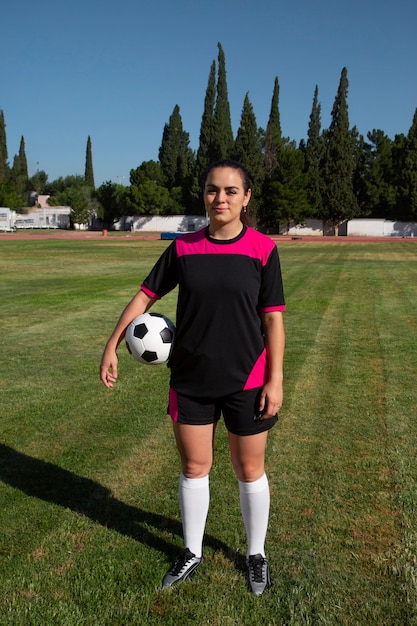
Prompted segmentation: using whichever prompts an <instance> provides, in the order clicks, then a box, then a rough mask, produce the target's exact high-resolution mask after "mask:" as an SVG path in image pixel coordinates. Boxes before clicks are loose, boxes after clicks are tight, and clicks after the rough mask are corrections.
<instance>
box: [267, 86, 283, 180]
mask: <svg viewBox="0 0 417 626" xmlns="http://www.w3.org/2000/svg"><path fill="white" fill-rule="evenodd" d="M281 147H282V134H281V120H280V114H279V82H278V77H275V81H274V91H273V94H272V101H271V110H270V113H269V119H268V124H267V127H266V132H265V171H266V173H267V175H268V176H271V174H272V172H273V171H274V170H276V168H277V167H278V164H279V150H280V148H281Z"/></svg>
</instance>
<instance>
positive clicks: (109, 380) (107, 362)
mask: <svg viewBox="0 0 417 626" xmlns="http://www.w3.org/2000/svg"><path fill="white" fill-rule="evenodd" d="M118 361H119V359H118V357H117V354H116V350H113V349H111V348H108V347H106V349H105V350H104V352H103V356H102V358H101V363H100V380H101V382H102V383H103V384H104V385H105V386H106V387H108V388H109V389H111V388H112V387H113V385H114V383H115V382H116V380H117V364H118Z"/></svg>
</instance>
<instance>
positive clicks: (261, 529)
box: [238, 474, 270, 556]
mask: <svg viewBox="0 0 417 626" xmlns="http://www.w3.org/2000/svg"><path fill="white" fill-rule="evenodd" d="M238 482H239V493H240V509H241V511H242V517H243V522H244V524H245V529H246V535H247V538H248V549H247V556H249V555H250V554H262V556H265V537H266V531H267V529H268V519H269V502H270V497H269V484H268V478H267V476H266V474H264V475H263V476H261V478H258V480H255V481H254V482H252V483H244V482H241V481H240V480H239V481H238Z"/></svg>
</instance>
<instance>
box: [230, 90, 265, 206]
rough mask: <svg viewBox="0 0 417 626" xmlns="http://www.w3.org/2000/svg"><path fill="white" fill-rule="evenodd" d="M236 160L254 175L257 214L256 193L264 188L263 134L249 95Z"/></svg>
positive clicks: (243, 115)
mask: <svg viewBox="0 0 417 626" xmlns="http://www.w3.org/2000/svg"><path fill="white" fill-rule="evenodd" d="M234 158H235V159H236V160H237V161H240V162H241V163H242V165H244V166H245V167H246V169H247V170H248V171H249V172H250V174H251V175H252V179H253V183H254V192H255V195H254V196H252V200H251V213H252V214H256V212H257V209H258V207H259V203H260V198H258V197H257V195H256V192H257V191H258V192H260V189H261V187H262V183H263V177H264V167H263V153H262V142H261V133H260V131H259V128H258V125H257V123H256V117H255V113H254V111H253V106H252V103H251V101H250V100H249V95H248V94H246V96H245V99H244V102H243V108H242V115H241V118H240V126H239V129H238V131H237V135H236V141H235V151H234Z"/></svg>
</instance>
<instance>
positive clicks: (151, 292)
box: [140, 284, 161, 300]
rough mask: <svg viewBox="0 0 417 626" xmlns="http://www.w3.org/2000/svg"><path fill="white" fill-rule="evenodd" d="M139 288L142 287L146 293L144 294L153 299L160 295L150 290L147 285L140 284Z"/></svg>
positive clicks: (158, 297) (157, 298) (159, 297)
mask: <svg viewBox="0 0 417 626" xmlns="http://www.w3.org/2000/svg"><path fill="white" fill-rule="evenodd" d="M140 288H141V289H142V291H143V293H146V295H147V296H148V297H149V298H153V299H154V300H160V299H161V296H158V294H157V293H154V292H153V291H151V290H150V289H148V288H147V287H145V285H143V284H142V285H141V286H140Z"/></svg>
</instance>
